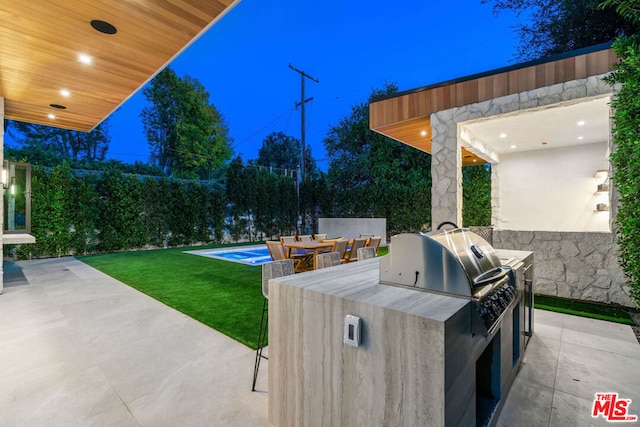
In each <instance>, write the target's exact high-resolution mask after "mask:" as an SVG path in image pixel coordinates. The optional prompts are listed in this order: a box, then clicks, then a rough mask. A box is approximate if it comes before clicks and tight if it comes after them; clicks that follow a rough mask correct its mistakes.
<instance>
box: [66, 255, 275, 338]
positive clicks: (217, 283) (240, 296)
mask: <svg viewBox="0 0 640 427" xmlns="http://www.w3.org/2000/svg"><path fill="white" fill-rule="evenodd" d="M210 247H214V246H210ZM203 248H205V247H203ZM203 248H179V249H162V250H153V251H138V252H122V253H114V254H106V255H92V256H85V257H78V259H80V260H81V261H82V262H85V263H87V264H89V265H90V266H92V267H94V268H96V269H98V270H100V271H102V272H104V273H106V274H108V275H109V276H111V277H113V278H115V279H118V280H120V281H121V282H124V283H126V284H128V285H129V286H131V287H133V288H135V289H138V290H139V291H141V292H144V293H145V294H147V295H149V296H151V297H153V298H155V299H157V300H158V301H161V302H163V303H164V304H166V305H168V306H170V307H173V308H175V309H176V310H178V311H180V312H182V313H184V314H186V315H188V316H190V317H192V318H194V319H196V320H198V321H200V322H202V323H204V324H205V325H208V326H210V327H212V328H214V329H216V330H217V331H220V332H222V333H223V334H225V335H228V336H230V337H231V338H233V339H235V340H237V341H240V342H241V343H243V344H245V345H247V346H249V347H251V348H256V346H257V340H258V328H259V326H260V317H261V315H262V303H263V296H262V288H261V275H262V269H261V268H260V267H251V266H248V265H243V264H238V263H234V262H228V261H221V260H217V259H213V258H206V257H201V256H197V255H190V254H186V253H183V251H185V250H193V249H203Z"/></svg>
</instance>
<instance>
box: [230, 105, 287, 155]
mask: <svg viewBox="0 0 640 427" xmlns="http://www.w3.org/2000/svg"><path fill="white" fill-rule="evenodd" d="M295 108H296V107H295V105H294V106H293V107H291V108H289V109H288V110H286V111H285V112H284V113H282V114H280V115H279V116H278V117H276V118H275V119H273V120H271V121H270V122H269V123H267V124H266V125H264V126H262V127H261V128H260V129H258V130H257V131H255V132H254V133H252V134H251V135H249V136H248V137H246V138H245V139H243V140H242V141H240V142H239V143H238V145H242V144H244V143H245V142H247V141H248V140H250V139H251V138H253V137H254V136H256V135H257V134H259V133H260V132H262V131H263V130H265V129H266V128H268V127H269V126H271V125H272V124H274V123H275V122H277V121H278V120H280V119H281V118H282V117H283V116H284V115H285V114H287V113H288V112H290V111H293V110H294V109H295Z"/></svg>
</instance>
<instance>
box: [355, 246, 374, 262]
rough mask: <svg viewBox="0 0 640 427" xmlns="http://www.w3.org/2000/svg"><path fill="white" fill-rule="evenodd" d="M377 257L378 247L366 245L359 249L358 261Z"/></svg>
mask: <svg viewBox="0 0 640 427" xmlns="http://www.w3.org/2000/svg"><path fill="white" fill-rule="evenodd" d="M375 257H376V249H375V248H374V247H373V246H365V247H364V248H360V249H358V261H363V260H365V259H371V258H375Z"/></svg>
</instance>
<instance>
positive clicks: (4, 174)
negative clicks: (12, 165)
mask: <svg viewBox="0 0 640 427" xmlns="http://www.w3.org/2000/svg"><path fill="white" fill-rule="evenodd" d="M0 181H2V187H3V188H9V160H5V161H4V162H2V171H0Z"/></svg>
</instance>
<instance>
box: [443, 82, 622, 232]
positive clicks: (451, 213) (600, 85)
mask: <svg viewBox="0 0 640 427" xmlns="http://www.w3.org/2000/svg"><path fill="white" fill-rule="evenodd" d="M602 77H603V76H591V77H588V78H586V79H578V80H572V81H569V82H566V83H560V84H556V85H552V86H547V87H543V88H540V89H534V90H530V91H526V92H521V93H516V94H513V95H507V96H502V97H499V98H494V99H490V100H487V101H483V102H478V103H475V104H469V105H465V106H462V107H456V108H450V109H448V110H443V111H438V112H437V113H433V114H431V133H432V137H431V139H432V145H431V151H432V152H431V177H432V179H433V186H432V188H431V217H432V227H433V228H435V227H436V226H437V225H438V224H439V223H440V222H442V221H453V222H455V223H456V224H458V225H460V223H461V222H462V169H461V168H462V159H461V156H460V146H461V142H460V135H459V132H460V131H459V129H458V124H460V123H464V122H467V121H470V120H477V119H482V118H486V117H491V116H497V115H501V114H508V113H514V112H517V111H521V110H528V109H535V108H544V107H546V106H551V105H555V104H561V103H572V102H579V101H580V100H582V99H584V98H592V97H599V96H606V95H610V94H612V92H613V88H612V87H611V86H609V85H608V84H607V83H605V82H604V81H602ZM469 150H470V151H474V152H475V151H476V150H474V148H473V147H469ZM477 154H481V153H477ZM494 177H495V174H494ZM492 178H493V177H492ZM494 185H498V183H497V182H496V183H495V184H494ZM494 194H496V193H494ZM492 208H493V209H494V217H498V216H496V215H497V213H498V212H497V211H498V210H499V208H500V202H499V200H493V201H492ZM612 214H613V212H612Z"/></svg>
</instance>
